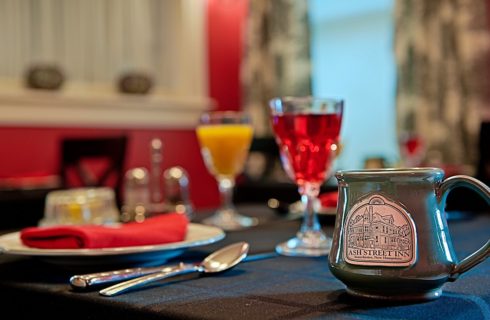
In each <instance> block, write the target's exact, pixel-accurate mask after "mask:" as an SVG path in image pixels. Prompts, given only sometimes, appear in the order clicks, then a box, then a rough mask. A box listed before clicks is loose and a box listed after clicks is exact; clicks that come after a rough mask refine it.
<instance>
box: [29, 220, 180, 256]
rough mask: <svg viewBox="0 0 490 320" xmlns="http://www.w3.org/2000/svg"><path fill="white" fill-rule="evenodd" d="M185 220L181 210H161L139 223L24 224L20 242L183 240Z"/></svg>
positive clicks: (95, 244)
mask: <svg viewBox="0 0 490 320" xmlns="http://www.w3.org/2000/svg"><path fill="white" fill-rule="evenodd" d="M187 225H188V220H187V217H186V216H185V215H183V214H178V213H167V214H162V215H159V216H156V217H153V218H150V219H147V220H145V221H143V222H141V223H138V222H130V223H127V224H123V225H120V226H96V225H73V226H72V225H64V226H61V225H60V226H53V227H31V228H25V229H23V230H22V231H21V233H20V238H21V240H22V243H23V244H24V245H26V246H28V247H34V248H41V249H79V248H89V249H95V248H113V247H129V246H142V245H153V244H164V243H170V242H177V241H182V240H184V238H185V235H186V233H187Z"/></svg>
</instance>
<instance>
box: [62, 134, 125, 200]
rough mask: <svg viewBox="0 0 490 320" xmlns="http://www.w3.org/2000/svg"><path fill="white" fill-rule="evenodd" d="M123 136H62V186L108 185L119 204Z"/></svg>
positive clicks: (122, 166)
mask: <svg viewBox="0 0 490 320" xmlns="http://www.w3.org/2000/svg"><path fill="white" fill-rule="evenodd" d="M126 146H127V137H126V136H116V137H91V138H65V139H63V140H62V141H61V161H60V177H61V183H62V186H63V188H74V187H103V186H107V187H111V188H113V189H114V191H115V193H116V200H117V204H118V205H119V206H120V205H121V190H122V183H123V177H124V160H125V157H126Z"/></svg>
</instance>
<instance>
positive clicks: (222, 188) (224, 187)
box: [218, 177, 235, 212]
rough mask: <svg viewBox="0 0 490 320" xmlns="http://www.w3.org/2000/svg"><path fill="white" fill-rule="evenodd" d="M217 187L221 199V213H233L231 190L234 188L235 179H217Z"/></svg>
mask: <svg viewBox="0 0 490 320" xmlns="http://www.w3.org/2000/svg"><path fill="white" fill-rule="evenodd" d="M218 186H219V193H220V197H221V211H223V212H233V210H234V207H233V188H234V187H235V179H233V178H225V177H219V178H218Z"/></svg>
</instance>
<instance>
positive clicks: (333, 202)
mask: <svg viewBox="0 0 490 320" xmlns="http://www.w3.org/2000/svg"><path fill="white" fill-rule="evenodd" d="M338 197H339V193H338V191H330V192H325V193H322V194H321V195H319V196H318V198H319V199H320V203H321V204H322V207H323V208H336V207H337V199H338Z"/></svg>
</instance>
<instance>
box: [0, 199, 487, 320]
mask: <svg viewBox="0 0 490 320" xmlns="http://www.w3.org/2000/svg"><path fill="white" fill-rule="evenodd" d="M242 211H243V212H244V213H248V214H251V215H256V216H259V217H261V218H262V220H263V221H262V222H263V223H262V224H261V225H259V226H257V227H254V228H252V229H249V230H245V231H237V232H230V233H228V234H227V237H226V238H225V240H222V241H220V242H219V243H216V244H213V245H210V246H206V247H202V248H200V249H199V250H191V251H189V252H187V253H186V254H184V256H183V257H181V258H183V259H199V258H201V257H203V256H205V255H206V254H207V253H209V252H211V251H213V250H215V249H216V248H219V247H221V246H224V245H225V244H228V243H232V242H235V241H239V240H246V241H248V242H249V243H250V245H251V251H252V252H251V253H257V252H270V251H272V250H273V247H274V245H275V244H277V243H278V242H280V241H282V240H285V239H287V238H289V237H290V236H291V235H292V234H293V233H294V232H295V231H296V230H297V228H298V225H299V221H287V220H280V219H278V218H277V217H274V214H273V213H272V212H271V211H268V209H266V208H263V207H258V206H248V207H244V208H243V210H242ZM463 217H465V219H463V220H454V221H450V224H449V227H450V229H451V234H452V238H453V242H454V245H455V250H456V252H457V254H458V256H459V257H461V258H462V257H464V256H466V255H467V254H469V253H470V252H472V251H474V250H475V249H476V248H478V247H480V246H481V245H482V244H483V243H484V242H486V241H487V240H488V235H489V234H490V232H489V230H490V228H489V227H490V215H488V214H480V215H472V216H470V217H468V216H463ZM264 220H267V221H265V222H264ZM324 227H325V230H326V232H327V233H330V234H331V232H332V229H333V225H332V224H331V221H330V222H327V224H326V225H325V226H324ZM489 271H490V260H487V261H485V262H483V263H482V264H480V265H478V266H477V267H475V268H474V269H472V270H470V271H468V272H467V273H465V274H464V275H462V276H461V278H460V279H458V280H457V281H456V282H454V283H447V284H446V285H445V286H444V294H443V296H442V297H441V298H440V299H438V300H435V301H431V302H426V303H418V304H403V303H382V302H373V301H365V300H355V299H353V298H351V297H349V296H348V295H347V294H346V293H345V291H344V285H343V284H342V283H341V282H340V281H338V280H337V279H336V278H334V277H333V276H332V274H331V273H330V271H329V270H328V267H327V260H326V258H325V257H322V258H291V257H282V256H276V257H272V258H269V259H264V260H258V261H253V262H245V263H241V264H239V265H238V266H237V267H235V268H234V269H232V270H230V271H228V272H227V273H224V274H221V275H218V276H209V277H198V276H191V278H189V276H188V277H187V278H183V279H178V280H173V281H168V282H160V283H156V284H152V285H150V286H148V287H145V288H144V290H138V291H133V292H129V293H126V294H123V295H120V296H116V297H112V298H108V297H102V296H99V295H98V293H97V291H88V292H76V291H73V290H72V289H71V288H70V286H69V285H68V278H69V277H70V275H72V274H73V272H71V271H67V270H62V269H60V268H58V267H55V266H51V265H48V264H44V263H42V262H40V261H37V260H34V259H30V258H19V257H14V256H6V255H4V256H0V294H1V297H2V298H1V300H0V305H1V311H0V314H1V313H7V312H13V313H14V314H15V315H16V316H15V318H24V317H27V316H36V317H37V318H41V316H43V317H44V316H47V317H49V318H50V319H52V318H58V317H59V318H61V317H63V318H70V319H102V318H107V319H169V318H170V319H171V318H175V319H281V320H282V319H297V318H301V319H310V318H340V319H380V318H382V319H421V318H423V319H434V318H438V319H441V318H443V319H490V272H489Z"/></svg>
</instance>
